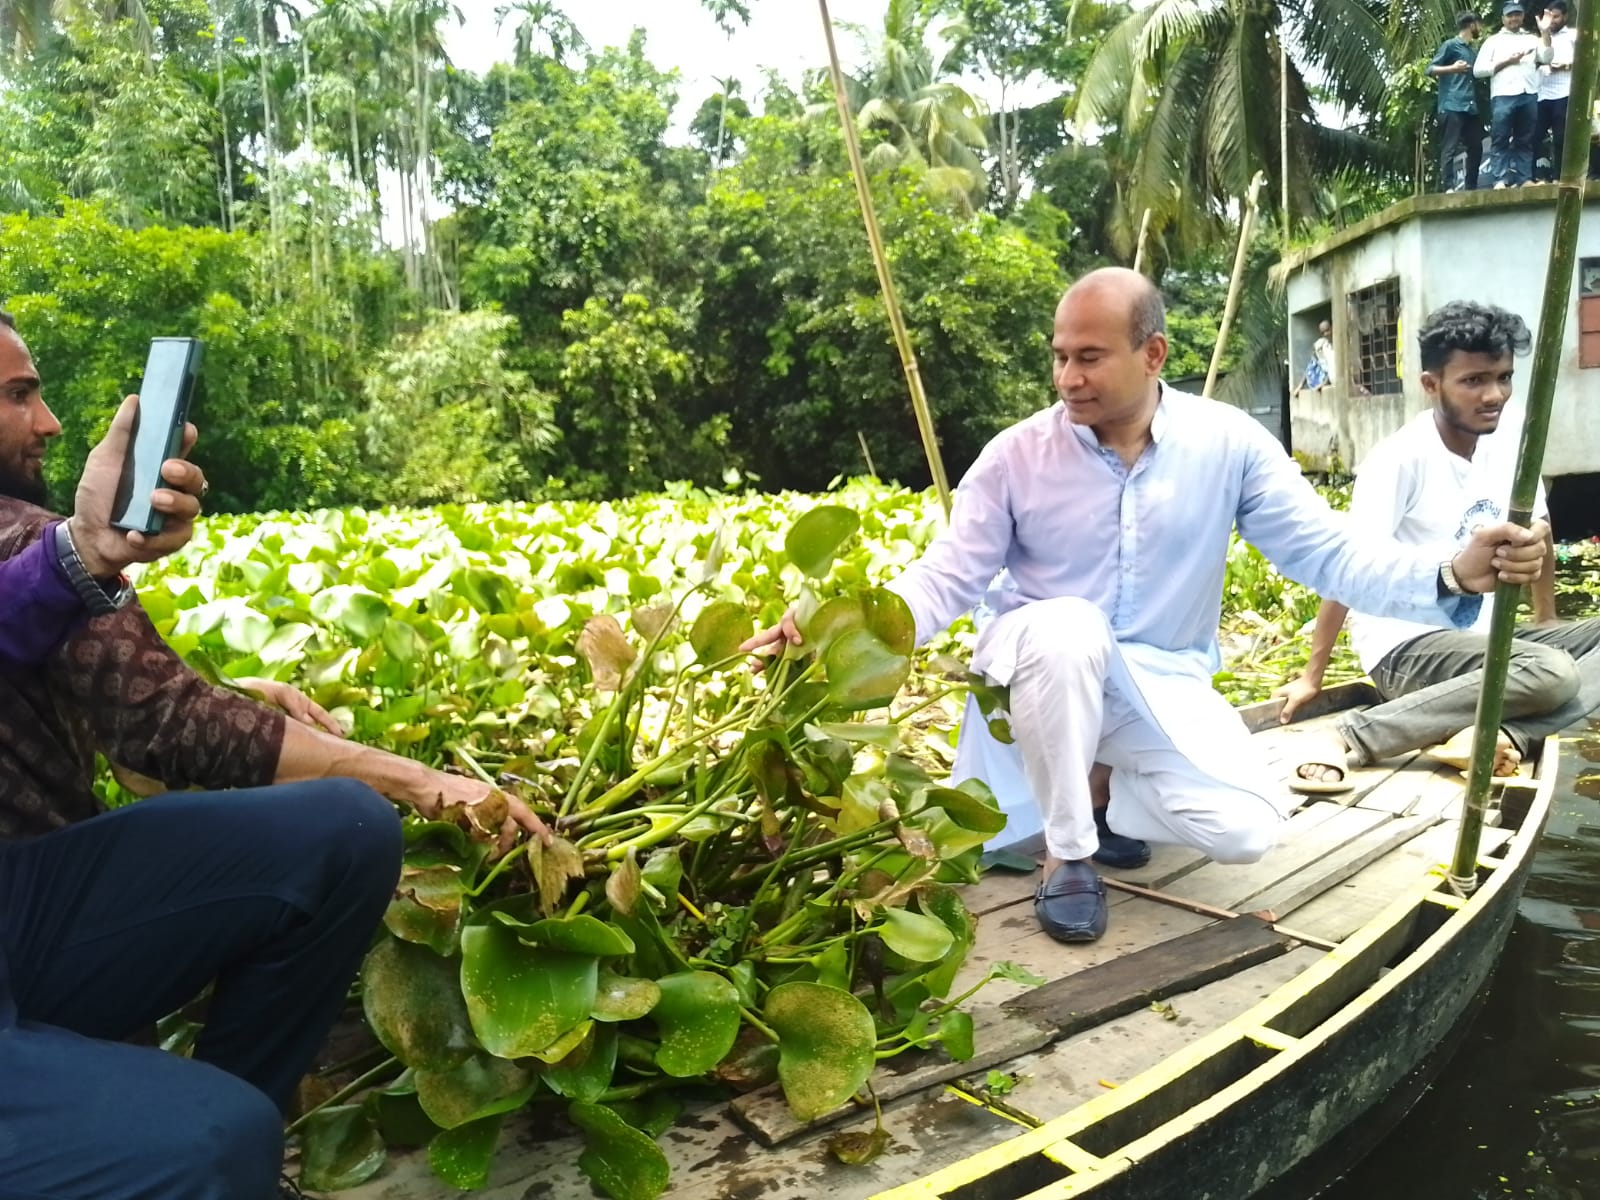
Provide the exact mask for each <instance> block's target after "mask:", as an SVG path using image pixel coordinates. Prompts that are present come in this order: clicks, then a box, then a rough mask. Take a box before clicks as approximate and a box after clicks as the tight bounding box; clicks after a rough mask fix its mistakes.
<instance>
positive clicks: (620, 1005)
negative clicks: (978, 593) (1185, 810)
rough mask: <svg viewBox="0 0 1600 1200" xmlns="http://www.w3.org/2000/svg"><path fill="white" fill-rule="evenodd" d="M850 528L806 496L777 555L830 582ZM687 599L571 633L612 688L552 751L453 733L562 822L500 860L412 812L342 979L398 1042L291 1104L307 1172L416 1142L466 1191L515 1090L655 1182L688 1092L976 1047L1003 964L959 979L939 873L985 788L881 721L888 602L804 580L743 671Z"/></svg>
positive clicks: (515, 1098) (853, 524)
mask: <svg viewBox="0 0 1600 1200" xmlns="http://www.w3.org/2000/svg"><path fill="white" fill-rule="evenodd" d="M857 523H858V522H857V518H856V516H855V515H854V514H853V513H852V512H850V511H849V510H847V509H843V508H837V507H823V508H817V509H814V510H812V511H811V512H809V513H808V514H806V515H805V516H804V517H802V518H801V519H800V520H799V522H797V523H796V524H795V525H794V526H793V528H792V529H791V530H790V531H789V533H788V536H787V538H786V541H785V551H786V554H787V557H788V560H789V561H790V562H792V563H793V564H794V565H795V566H797V567H798V568H799V569H800V571H801V572H802V573H803V574H804V575H805V576H806V577H807V579H808V580H820V579H822V578H824V577H826V576H827V575H828V574H829V569H830V567H831V565H832V563H833V561H834V559H835V557H836V555H837V554H838V552H839V550H840V549H841V547H842V546H843V545H844V544H845V543H846V542H847V541H848V540H849V539H850V538H851V537H852V536H853V535H854V533H855V531H856V528H857ZM712 557H713V559H714V558H715V551H714V550H713V554H712ZM708 565H709V567H710V569H709V570H708V571H707V572H705V578H707V579H711V578H714V577H715V575H716V563H715V562H712V563H710V564H708ZM700 592H701V589H693V590H691V592H690V593H689V594H690V595H695V594H696V593H700ZM687 599H688V596H680V597H678V598H676V600H675V601H673V600H670V599H669V600H667V601H665V602H662V603H658V604H656V605H654V606H652V607H649V608H641V609H636V610H635V611H634V612H633V613H632V615H631V618H630V621H629V629H627V630H625V629H624V627H623V625H622V623H621V622H619V621H618V620H617V619H615V618H614V617H611V616H608V615H603V614H602V615H597V616H595V617H593V618H591V619H590V620H589V621H588V622H587V624H586V625H585V626H584V629H583V632H582V634H581V636H580V637H579V639H578V645H577V650H578V653H579V655H580V656H581V657H582V658H583V659H584V660H586V662H587V664H588V668H589V671H590V673H591V675H592V678H593V681H594V684H595V687H596V688H597V689H598V691H599V695H600V697H601V699H602V701H604V698H605V697H606V696H609V700H608V701H605V702H603V703H598V704H596V705H595V708H594V713H593V716H592V717H591V718H589V720H588V721H587V723H586V724H585V725H584V727H583V728H582V730H581V731H580V732H579V733H578V734H577V736H576V738H575V739H573V741H572V744H571V746H570V752H569V753H568V754H566V755H564V756H561V757H559V758H558V759H556V760H549V761H539V760H536V759H534V758H532V757H530V756H528V755H527V754H522V755H520V756H515V757H513V756H511V755H509V754H497V752H496V751H495V749H494V748H493V747H492V745H489V746H486V745H484V744H483V743H481V742H479V743H476V744H475V745H474V746H473V747H472V748H470V749H469V748H468V747H467V746H466V745H465V744H463V745H461V746H458V747H457V748H456V749H457V751H458V757H459V758H460V759H461V760H464V761H465V762H466V763H468V764H469V766H470V768H471V769H474V770H477V771H479V772H480V773H481V774H482V775H483V776H484V777H485V778H486V779H491V780H493V781H495V782H497V783H498V784H499V785H500V786H501V787H504V788H506V789H508V790H516V791H517V792H518V793H519V794H520V795H521V796H522V797H523V798H524V799H526V800H527V801H528V802H529V803H530V804H531V805H532V806H533V807H534V809H535V810H536V811H538V812H540V813H541V815H543V816H544V817H545V819H546V820H547V822H549V823H550V825H551V827H552V829H553V830H554V831H555V835H556V836H555V838H554V841H553V842H552V843H551V844H549V845H545V844H542V843H540V842H538V841H529V842H527V843H525V844H522V845H519V846H518V847H517V848H516V849H515V850H513V851H512V852H511V853H510V854H508V855H506V856H505V857H503V858H501V859H499V860H498V861H491V860H490V859H489V857H488V851H487V849H486V846H485V845H484V843H483V842H482V841H480V840H477V839H475V838H473V837H471V836H469V834H470V832H471V831H470V830H467V829H464V828H462V827H459V826H457V825H453V824H450V823H447V822H422V821H412V822H409V823H408V829H407V843H408V851H407V854H406V862H405V868H404V873H403V876H402V879H401V883H400V886H399V889H398V891H397V894H396V899H395V901H394V902H393V904H392V905H391V907H390V909H389V911H388V914H387V916H386V918H385V921H384V930H383V932H382V934H381V936H380V938H379V940H378V941H377V943H376V944H375V946H374V948H373V950H372V952H371V954H370V956H369V957H368V959H367V962H366V965H365V967H364V969H363V971H362V976H361V994H362V1002H363V1006H364V1009H365V1012H366V1016H367V1020H368V1022H369V1024H370V1026H371V1029H372V1031H373V1033H374V1034H375V1035H376V1037H377V1039H378V1041H380V1042H381V1043H382V1046H383V1048H384V1049H385V1050H386V1051H387V1054H388V1057H386V1058H385V1059H384V1061H382V1062H380V1063H378V1064H377V1065H375V1066H373V1067H372V1069H370V1070H368V1071H366V1072H365V1073H364V1074H362V1075H361V1076H360V1077H359V1078H358V1079H356V1080H355V1081H354V1082H353V1083H352V1084H351V1086H349V1087H346V1088H343V1089H341V1091H340V1093H339V1094H338V1095H336V1096H334V1097H333V1098H332V1099H331V1100H330V1102H328V1103H325V1104H324V1105H323V1106H322V1107H320V1108H317V1109H315V1110H313V1111H311V1112H309V1113H308V1114H307V1115H306V1116H304V1117H303V1118H302V1119H301V1121H299V1122H297V1127H298V1129H299V1131H300V1133H301V1134H302V1135H303V1150H302V1178H303V1181H304V1182H306V1183H307V1184H309V1185H312V1186H316V1187H322V1188H333V1187H340V1186H350V1185H352V1184H354V1183H356V1182H359V1181H360V1180H362V1179H364V1178H367V1177H370V1175H371V1174H372V1173H373V1172H375V1171H376V1170H377V1169H378V1168H379V1166H381V1164H382V1162H383V1158H384V1154H385V1147H386V1146H388V1145H392V1146H421V1145H426V1146H427V1152H428V1155H429V1159H430V1162H431V1164H432V1166H433V1168H434V1170H435V1171H436V1172H437V1173H438V1174H439V1175H440V1176H441V1177H442V1178H444V1179H445V1180H447V1181H448V1182H449V1183H451V1184H453V1185H455V1186H457V1187H462V1188H470V1187H475V1186H483V1184H484V1182H485V1181H486V1179H487V1172H488V1167H489V1164H490V1162H491V1160H492V1157H493V1154H494V1149H495V1145H496V1141H497V1139H498V1137H499V1135H500V1131H501V1127H502V1123H503V1122H504V1121H506V1119H507V1118H508V1116H509V1115H510V1114H512V1113H515V1112H517V1111H518V1110H522V1109H526V1108H529V1107H532V1108H535V1109H540V1110H547V1112H548V1113H549V1114H550V1115H552V1116H554V1115H557V1114H559V1116H560V1117H563V1118H564V1119H566V1120H567V1121H570V1123H571V1124H572V1125H573V1126H575V1127H576V1128H577V1129H578V1130H581V1131H582V1133H583V1135H584V1138H585V1139H586V1142H587V1147H588V1148H587V1151H586V1152H585V1154H584V1155H583V1158H582V1160H581V1165H582V1167H583V1169H584V1171H585V1172H586V1173H587V1174H588V1175H589V1177H590V1178H591V1179H592V1180H593V1181H594V1182H595V1184H596V1185H597V1186H599V1187H600V1188H601V1189H603V1190H604V1191H605V1192H607V1193H608V1194H610V1195H612V1196H614V1197H617V1198H618V1200H634V1198H636V1197H638V1198H648V1197H653V1196H656V1195H658V1194H659V1193H660V1192H661V1191H662V1190H663V1189H664V1188H665V1187H666V1185H667V1182H668V1166H667V1160H666V1158H665V1156H664V1155H663V1153H662V1152H661V1150H660V1149H659V1148H658V1147H657V1145H656V1143H655V1141H654V1135H655V1134H658V1133H659V1132H660V1131H661V1129H662V1128H664V1126H665V1125H666V1124H670V1122H671V1120H672V1119H673V1116H674V1113H675V1107H674V1106H675V1104H676V1100H675V1099H674V1097H675V1096H678V1095H682V1094H683V1091H684V1089H685V1088H689V1089H706V1088H721V1089H724V1090H734V1089H741V1090H743V1089H751V1088H755V1087H760V1086H767V1085H770V1084H773V1083H776V1084H777V1085H778V1086H780V1087H781V1088H782V1092H783V1095H784V1096H785V1097H786V1099H787V1101H788V1104H789V1106H790V1108H791V1110H792V1111H793V1113H794V1115H795V1116H796V1117H797V1118H798V1119H800V1120H807V1119H811V1118H814V1117H817V1116H820V1115H821V1114H824V1113H827V1112H829V1111H831V1110H833V1109H835V1108H837V1107H838V1106H839V1105H841V1104H843V1103H845V1102H847V1101H849V1100H850V1099H851V1098H852V1097H856V1096H858V1095H861V1094H864V1093H865V1092H866V1090H867V1089H868V1088H869V1085H870V1078H871V1075H872V1072H873V1068H874V1066H875V1065H876V1064H877V1063H878V1062H879V1061H880V1060H882V1059H885V1058H889V1057H892V1056H895V1055H898V1054H901V1053H904V1052H906V1051H910V1050H923V1049H931V1048H934V1047H939V1048H941V1049H942V1052H943V1053H947V1054H949V1055H951V1056H952V1057H954V1058H957V1059H963V1058H967V1057H970V1056H971V1054H972V1053H973V1046H972V1041H973V1024H972V1019H971V1017H970V1016H969V1015H968V1014H966V1013H964V1012H963V1011H962V1010H961V1008H960V1005H961V1004H962V1002H963V1001H965V1000H966V999H967V998H968V997H969V996H970V995H971V994H972V993H973V992H974V991H976V990H977V988H978V987H981V986H982V984H983V983H984V982H985V981H986V980H987V979H988V978H992V977H994V976H995V975H996V974H1007V975H1010V974H1014V970H1013V969H1012V968H1009V967H1008V966H1005V965H1002V966H999V967H996V968H994V969H993V970H991V971H990V973H989V975H987V976H984V977H982V978H976V979H972V980H970V981H967V986H965V987H964V989H963V990H962V991H961V992H960V993H959V994H956V991H955V985H956V981H957V976H958V974H960V972H961V967H962V965H963V962H964V960H965V958H966V956H967V953H968V951H969V950H970V949H971V947H972V945H973V941H974V936H975V931H976V926H975V922H974V920H973V919H972V917H970V916H969V915H968V913H967V911H966V909H965V908H964V906H963V905H962V902H961V900H960V898H959V895H958V893H957V891H956V889H954V888H953V887H951V886H950V885H951V884H952V883H957V882H962V881H972V880H975V879H976V862H977V857H978V854H979V853H980V847H981V845H982V844H983V843H984V842H985V841H986V840H988V839H989V838H990V837H992V836H993V835H994V834H996V833H998V832H999V831H1000V830H1001V828H1002V827H1003V826H1004V824H1005V818H1004V817H1003V816H1002V815H1001V813H1000V811H999V809H998V807H997V805H996V804H995V802H994V799H993V797H992V796H990V795H989V794H988V792H987V791H986V790H985V789H984V788H983V787H982V785H981V784H965V785H962V786H961V787H959V788H951V787H946V786H942V785H941V784H939V783H937V782H936V781H935V780H933V779H932V778H930V776H929V775H928V774H927V773H926V772H925V771H924V770H923V769H922V768H921V767H919V766H918V765H917V764H916V763H915V762H914V761H913V760H912V759H911V758H910V757H909V756H907V755H905V754H904V753H902V752H901V751H902V749H903V747H902V745H901V740H900V722H901V721H904V719H905V718H906V716H908V715H910V713H909V711H908V712H903V713H901V714H900V715H899V717H898V718H896V719H894V720H888V719H886V710H887V708H888V706H889V703H890V701H891V700H892V699H893V698H894V697H895V696H896V694H897V693H898V692H899V691H900V689H901V686H902V684H903V683H904V682H905V680H906V678H907V675H908V673H909V671H910V655H911V651H912V643H913V624H912V619H911V616H910V613H909V612H908V610H907V609H906V607H905V605H904V603H903V602H902V601H901V600H900V599H899V598H898V597H897V596H895V595H893V594H892V593H890V592H887V591H884V590H881V589H876V588H866V587H861V588H858V589H856V590H853V591H846V592H845V593H843V594H840V595H835V596H833V597H832V598H831V599H828V600H827V601H826V602H820V603H819V602H818V600H817V598H816V597H815V596H814V595H813V593H812V588H811V585H810V584H809V583H808V584H807V585H806V586H805V587H803V588H802V590H801V595H800V597H799V599H798V606H799V620H800V625H801V628H802V631H803V633H804V635H805V641H804V644H803V645H802V646H798V647H792V648H790V649H789V651H788V652H787V653H786V654H784V655H783V656H781V657H779V658H777V659H775V660H773V661H771V662H770V664H769V665H768V667H767V669H766V670H765V672H764V673H762V674H761V676H760V677H759V680H754V679H752V677H751V675H750V667H749V665H748V659H747V657H746V656H744V655H742V654H741V653H740V652H739V649H738V647H739V645H740V643H741V641H743V640H744V639H745V638H747V637H748V636H749V635H750V633H751V631H752V629H753V625H754V622H753V618H752V615H751V612H750V609H749V608H748V607H747V605H745V604H740V603H735V602H732V601H726V600H711V601H710V602H705V601H706V597H705V596H704V595H703V594H701V595H700V596H699V604H698V607H697V609H696V615H695V617H694V619H693V620H692V621H691V622H688V626H689V627H688V628H687V629H686V630H685V629H683V628H682V627H681V625H680V621H681V619H682V614H683V613H684V611H685V608H686V606H685V601H686V600H687ZM685 634H686V635H687V636H686V638H685V636H684V635H685ZM685 642H686V644H687V647H688V649H686V650H673V649H671V647H674V646H676V647H680V648H681V647H682V646H683V645H684V644H685ZM869 714H870V715H869ZM873 716H876V717H877V718H878V719H876V720H874V719H872V717H873ZM494 816H495V814H493V813H489V814H487V815H486V816H485V817H483V819H484V820H485V822H486V824H487V825H488V826H489V827H491V828H492V827H494V826H495V824H496V822H495V821H494Z"/></svg>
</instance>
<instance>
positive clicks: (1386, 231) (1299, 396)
mask: <svg viewBox="0 0 1600 1200" xmlns="http://www.w3.org/2000/svg"><path fill="white" fill-rule="evenodd" d="M1555 193H1556V188H1555V186H1554V185H1553V184H1552V185H1540V186H1537V187H1525V188H1517V189H1511V190H1504V191H1476V192H1458V193H1454V194H1450V195H1429V196H1414V197H1412V198H1410V199H1408V200H1404V201H1401V202H1400V203H1398V204H1395V205H1392V206H1390V207H1389V208H1388V209H1386V210H1384V211H1383V212H1381V213H1379V214H1377V215H1375V216H1373V217H1369V218H1368V219H1367V220H1365V221H1362V222H1361V223H1359V224H1357V225H1353V226H1351V227H1350V228H1349V229H1346V230H1343V231H1342V232H1340V233H1337V234H1335V235H1334V236H1332V237H1330V238H1327V239H1326V240H1324V241H1322V242H1319V243H1318V244H1316V245H1314V246H1310V247H1308V248H1306V249H1304V250H1300V251H1297V252H1296V253H1294V254H1291V255H1289V256H1288V257H1287V258H1286V259H1285V260H1284V262H1283V265H1282V266H1281V267H1280V268H1279V270H1280V271H1281V272H1282V275H1283V279H1284V284H1285V289H1286V294H1287V302H1288V309H1289V356H1290V379H1291V380H1292V381H1293V382H1292V384H1291V389H1294V388H1296V387H1297V386H1298V384H1299V383H1300V381H1302V380H1303V379H1304V377H1305V371H1306V365H1307V362H1308V360H1309V359H1310V357H1311V354H1312V344H1313V342H1314V341H1315V339H1316V337H1317V326H1318V324H1319V322H1321V321H1324V320H1330V321H1331V322H1332V324H1333V338H1332V340H1333V346H1334V358H1335V369H1334V378H1333V381H1332V384H1331V385H1330V386H1328V387H1325V388H1322V389H1320V390H1315V391H1313V390H1291V398H1290V419H1289V422H1288V424H1289V430H1290V444H1291V446H1292V448H1293V450H1294V451H1295V454H1296V456H1297V457H1299V458H1300V459H1301V461H1302V462H1303V463H1304V464H1305V465H1306V466H1307V467H1309V468H1311V469H1315V470H1330V469H1339V468H1341V467H1343V468H1350V467H1355V466H1359V464H1360V462H1361V460H1362V458H1363V457H1364V456H1365V454H1366V452H1367V451H1368V450H1369V449H1371V447H1372V445H1373V444H1374V443H1375V442H1377V441H1378V439H1379V438H1381V437H1383V436H1384V435H1386V434H1388V433H1391V432H1393V431H1394V430H1395V429H1397V428H1399V427H1400V425H1401V424H1403V423H1404V422H1405V420H1406V419H1407V418H1408V417H1410V416H1411V415H1412V414H1413V413H1416V412H1418V411H1420V410H1421V409H1423V408H1425V407H1427V401H1426V399H1425V397H1424V396H1423V393H1422V390H1421V388H1419V387H1415V386H1412V385H1411V384H1410V383H1409V382H1408V381H1411V380H1415V379H1416V378H1417V376H1418V375H1419V374H1420V373H1421V370H1422V367H1421V364H1420V362H1419V361H1418V351H1417V344H1416V339H1415V338H1414V337H1411V336H1409V332H1410V330H1411V329H1414V328H1415V325H1416V323H1417V322H1419V321H1420V320H1421V319H1422V318H1423V317H1424V316H1425V315H1426V314H1428V313H1430V312H1432V311H1433V310H1434V309H1435V308H1437V307H1439V306H1440V305H1441V304H1444V303H1445V302H1446V301H1450V300H1477V301H1481V302H1485V303H1491V304H1498V305H1500V306H1501V307H1503V308H1508V309H1510V310H1511V311H1513V312H1515V313H1518V314H1519V315H1520V316H1522V317H1523V319H1524V320H1526V321H1527V322H1528V325H1529V327H1530V328H1531V329H1533V331H1534V335H1535V337H1537V336H1538V321H1539V312H1540V308H1541V306H1542V304H1543V299H1544V286H1545V276H1546V275H1547V273H1548V264H1549V255H1550V234H1551V227H1552V224H1553V219H1554V213H1555V206H1554V200H1555ZM1532 365H1533V364H1532V357H1531V356H1529V357H1528V358H1525V359H1519V360H1518V362H1517V392H1518V394H1519V395H1525V394H1526V389H1527V386H1528V381H1529V379H1530V378H1531V374H1532ZM1595 473H1600V185H1597V184H1593V183H1591V184H1590V185H1589V186H1588V192H1587V196H1586V200H1585V205H1584V217H1583V222H1582V225H1581V228H1580V234H1579V242H1578V265H1577V268H1576V271H1575V273H1574V277H1573V281H1572V300H1571V308H1570V309H1569V310H1568V315H1567V325H1566V332H1565V335H1564V337H1563V341H1562V348H1561V365H1560V373H1559V374H1558V376H1557V379H1556V391H1555V404H1554V407H1553V409H1552V412H1551V420H1550V437H1549V443H1548V445H1547V447H1546V450H1545V460H1544V474H1545V477H1546V479H1547V481H1549V482H1550V487H1551V501H1552V508H1553V509H1554V508H1555V504H1556V493H1557V491H1558V489H1559V490H1561V491H1563V492H1564V493H1565V494H1566V495H1567V496H1568V497H1571V498H1572V499H1574V500H1576V498H1577V497H1578V496H1579V495H1580V494H1584V495H1592V494H1593V493H1594V491H1595V489H1594V487H1593V483H1594V482H1595V481H1592V480H1580V479H1578V478H1576V477H1579V476H1585V475H1593V474H1595ZM1562 477H1569V478H1567V479H1563V478H1562ZM1563 483H1564V484H1565V485H1566V486H1564V487H1563V486H1561V485H1562V484H1563ZM1586 507H1588V505H1587V502H1586ZM1579 516H1580V517H1581V516H1583V514H1579ZM1594 517H1595V514H1594V513H1593V512H1592V511H1591V512H1590V513H1589V514H1588V515H1587V517H1584V519H1585V520H1587V521H1589V522H1590V523H1591V524H1592V523H1593V521H1594ZM1577 519H1578V518H1577V517H1575V518H1573V520H1577ZM1560 524H1561V522H1560V516H1559V514H1557V525H1558V532H1560Z"/></svg>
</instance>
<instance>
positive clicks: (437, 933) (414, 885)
mask: <svg viewBox="0 0 1600 1200" xmlns="http://www.w3.org/2000/svg"><path fill="white" fill-rule="evenodd" d="M463 888H464V880H463V879H462V876H461V869H460V868H459V867H456V866H454V865H453V864H448V863H440V864H439V865H437V866H431V867H414V866H411V865H410V864H407V865H406V866H405V867H403V868H402V869H401V871H400V882H399V883H398V884H397V885H396V886H395V893H394V899H393V900H391V901H390V902H389V908H388V911H386V912H385V913H384V914H383V923H384V925H385V926H386V927H387V928H388V930H389V932H390V933H392V934H394V935H395V937H397V938H400V939H401V940H403V941H407V942H415V943H417V944H418V945H421V946H426V947H428V949H430V950H432V951H433V952H434V953H435V954H438V955H440V956H442V957H449V956H451V955H453V954H454V953H455V952H456V948H457V946H458V945H459V944H460V943H459V941H458V939H459V937H460V933H461V902H462V891H463Z"/></svg>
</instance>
